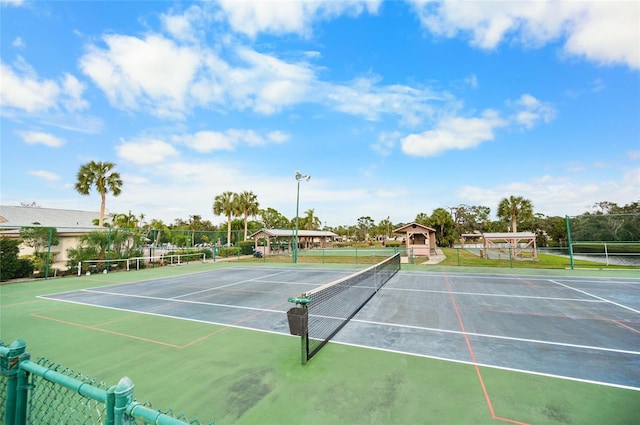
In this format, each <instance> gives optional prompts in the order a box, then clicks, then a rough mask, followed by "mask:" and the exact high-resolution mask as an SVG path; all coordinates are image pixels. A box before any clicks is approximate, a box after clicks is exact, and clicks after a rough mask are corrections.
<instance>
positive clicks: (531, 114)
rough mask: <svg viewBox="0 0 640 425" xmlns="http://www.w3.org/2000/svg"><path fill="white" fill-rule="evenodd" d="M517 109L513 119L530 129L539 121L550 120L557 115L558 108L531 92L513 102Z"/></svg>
mask: <svg viewBox="0 0 640 425" xmlns="http://www.w3.org/2000/svg"><path fill="white" fill-rule="evenodd" d="M512 106H513V107H514V108H515V109H516V110H517V112H516V113H515V115H514V117H513V119H514V120H515V121H516V122H517V123H518V124H520V125H522V126H524V127H526V128H528V129H530V128H533V126H534V125H536V124H537V123H538V122H539V121H542V122H545V123H546V122H550V121H552V120H553V119H554V118H555V117H556V110H555V108H554V107H553V106H551V104H549V103H545V102H541V101H540V100H538V99H536V98H535V97H533V96H531V95H530V94H523V95H522V96H521V97H520V99H518V100H517V101H515V102H512Z"/></svg>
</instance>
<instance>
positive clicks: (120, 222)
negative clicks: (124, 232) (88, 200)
mask: <svg viewBox="0 0 640 425" xmlns="http://www.w3.org/2000/svg"><path fill="white" fill-rule="evenodd" d="M111 224H112V226H113V227H119V228H121V229H134V228H136V227H138V217H136V216H135V215H134V214H131V211H129V214H124V213H123V214H114V215H113V217H112V218H111Z"/></svg>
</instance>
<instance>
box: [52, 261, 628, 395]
mask: <svg viewBox="0 0 640 425" xmlns="http://www.w3.org/2000/svg"><path fill="white" fill-rule="evenodd" d="M349 274H350V272H349V271H345V270H327V269H302V268H296V269H293V270H291V269H274V268H256V267H234V268H225V269H216V270H212V271H208V272H202V273H193V274H188V275H182V276H177V277H168V278H161V279H151V280H145V281H140V282H134V283H126V284H118V285H109V286H104V287H98V288H91V289H81V290H76V291H71V292H65V293H58V294H52V295H47V296H43V297H42V298H46V299H51V300H57V301H64V302H71V303H78V304H83V305H90V306H96V307H102V308H112V309H118V310H126V311H132V312H138V313H144V314H151V315H158V316H164V317H173V318H178V319H185V320H196V321H201V322H206V323H213V324H218V325H222V326H234V327H241V328H246V329H252V330H257V331H263V332H273V333H280V334H287V335H288V334H289V328H288V324H287V318H286V311H287V310H288V309H289V308H290V307H292V304H291V303H289V302H287V298H288V297H291V296H295V295H298V294H301V293H303V292H306V291H308V290H311V289H313V288H316V287H318V286H321V285H323V284H326V283H328V282H332V281H334V280H337V279H339V278H342V277H344V276H347V275H349ZM333 342H337V343H342V344H350V345H356V346H362V347H368V348H372V349H379V350H387V351H393V352H398V353H403V354H411V355H417V356H426V357H433V358H439V359H446V360H451V361H456V362H465V363H472V364H477V365H483V366H489V367H499V368H505V369H509V370H516V371H522V372H527V373H536V374H544V375H552V376H558V377H564V378H568V379H576V380H584V381H589V382H594V383H600V384H606V385H612V386H619V387H623V388H630V389H635V390H640V279H624V278H592V277H590V278H578V277H566V276H557V277H553V276H530V275H528V276H518V275H490V274H463V273H430V272H409V271H400V272H398V273H397V274H396V275H395V276H394V277H393V278H392V279H391V280H390V281H389V282H387V284H386V285H385V286H384V287H383V288H382V289H381V290H380V291H379V293H378V294H376V295H375V296H374V297H373V298H372V299H371V300H370V301H369V303H368V304H366V305H365V306H364V308H363V309H362V310H361V311H360V312H359V313H358V314H357V315H356V316H355V317H354V318H353V319H352V321H351V322H350V323H349V324H347V326H346V327H345V328H343V329H342V330H341V331H340V332H339V333H338V334H337V335H336V336H335V337H334V339H333ZM296 354H297V353H292V355H293V356H295V355H296ZM321 357H322V354H321V353H320V355H319V357H318V358H317V359H314V360H312V361H322V359H321Z"/></svg>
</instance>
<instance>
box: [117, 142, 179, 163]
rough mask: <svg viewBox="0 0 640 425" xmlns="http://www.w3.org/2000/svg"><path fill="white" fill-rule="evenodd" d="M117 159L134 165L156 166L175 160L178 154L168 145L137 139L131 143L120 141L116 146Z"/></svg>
mask: <svg viewBox="0 0 640 425" xmlns="http://www.w3.org/2000/svg"><path fill="white" fill-rule="evenodd" d="M116 152H117V154H118V157H119V158H120V159H122V160H124V161H127V162H131V163H134V164H141V165H146V164H158V163H162V162H163V161H165V160H166V159H169V158H175V157H178V156H179V155H180V153H179V152H178V151H177V150H176V149H175V148H174V147H173V146H171V145H170V144H169V143H166V142H163V141H162V140H156V139H139V140H134V141H131V142H127V141H125V140H121V143H120V145H118V146H116Z"/></svg>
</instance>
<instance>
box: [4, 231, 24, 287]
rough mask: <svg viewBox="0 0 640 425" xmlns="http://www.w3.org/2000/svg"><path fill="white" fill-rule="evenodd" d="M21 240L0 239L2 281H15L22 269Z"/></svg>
mask: <svg viewBox="0 0 640 425" xmlns="http://www.w3.org/2000/svg"><path fill="white" fill-rule="evenodd" d="M19 245H20V240H19V239H9V238H0V265H1V266H0V281H5V280H9V279H15V278H16V273H17V271H18V269H19V268H20V265H19V263H18V254H19V253H20V247H19Z"/></svg>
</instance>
